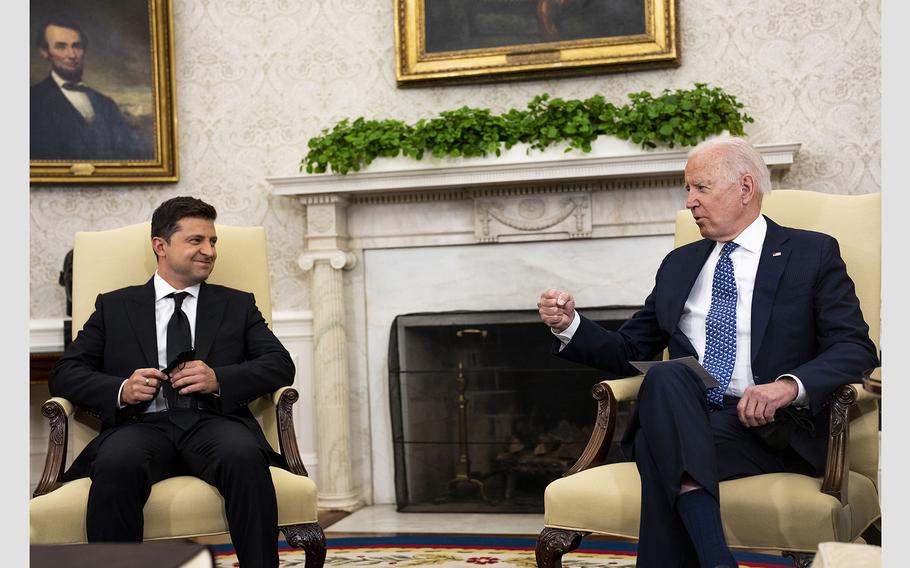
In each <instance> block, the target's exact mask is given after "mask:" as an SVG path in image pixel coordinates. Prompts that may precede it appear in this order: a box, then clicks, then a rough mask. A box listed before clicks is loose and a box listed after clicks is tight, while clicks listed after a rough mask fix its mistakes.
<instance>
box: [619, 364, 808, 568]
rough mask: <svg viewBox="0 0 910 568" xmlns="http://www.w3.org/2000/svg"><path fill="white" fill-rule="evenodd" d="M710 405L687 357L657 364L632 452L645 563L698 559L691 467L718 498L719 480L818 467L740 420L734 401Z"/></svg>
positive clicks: (644, 567)
mask: <svg viewBox="0 0 910 568" xmlns="http://www.w3.org/2000/svg"><path fill="white" fill-rule="evenodd" d="M738 400H739V399H736V398H732V397H724V408H723V409H718V410H709V408H708V404H707V400H706V398H705V387H704V385H703V383H702V381H701V379H700V378H698V376H697V375H695V373H694V372H692V371H691V370H689V369H688V368H687V367H685V366H684V365H681V364H665V365H658V366H656V367H653V368H652V369H651V370H650V371H649V372H648V373H647V375H645V379H644V381H643V382H642V385H641V390H640V391H639V394H638V421H639V427H638V430H637V431H636V432H635V437H634V446H633V457H634V459H635V462H636V465H637V466H638V471H639V474H640V475H641V525H640V528H639V541H638V561H637V564H636V566H639V567H640V568H648V567H652V566H654V567H657V566H660V567H661V568H664V567H667V566H686V567H688V566H698V557H697V555H696V553H695V549H694V547H693V546H692V542H691V540H690V539H689V535H688V532H687V531H686V528H685V526H684V525H683V523H682V519H681V518H680V516H679V515H678V514H677V512H676V508H675V505H676V497H677V496H678V495H679V489H680V485H681V481H682V478H683V474H685V473H687V474H689V475H690V476H691V477H692V478H693V479H694V480H695V481H696V482H697V483H698V484H699V485H701V486H702V487H704V488H705V489H706V490H707V491H708V492H709V493H710V494H711V495H712V496H714V498H715V499H717V500H718V502H720V489H719V483H720V481H723V480H726V479H735V478H737V477H746V476H750V475H757V474H761V473H774V472H782V471H788V472H795V473H805V474H809V475H811V474H812V468H811V466H810V465H809V464H808V462H806V461H805V460H803V459H802V458H801V457H799V455H797V454H796V453H795V452H794V451H793V450H792V449H791V448H786V449H785V450H783V451H781V452H776V451H774V450H771V449H769V448H767V447H766V446H764V445H763V444H762V443H761V441H760V440H759V438H758V437H757V436H756V435H755V434H753V433H752V432H751V431H750V430H749V429H748V428H746V427H745V426H743V425H742V424H741V423H740V422H739V418H738V416H737V413H736V403H737V402H738Z"/></svg>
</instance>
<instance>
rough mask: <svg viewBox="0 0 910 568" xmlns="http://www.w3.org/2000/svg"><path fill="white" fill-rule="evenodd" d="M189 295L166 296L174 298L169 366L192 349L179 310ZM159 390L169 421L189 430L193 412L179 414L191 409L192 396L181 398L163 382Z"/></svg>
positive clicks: (186, 324)
mask: <svg viewBox="0 0 910 568" xmlns="http://www.w3.org/2000/svg"><path fill="white" fill-rule="evenodd" d="M188 295H189V293H188V292H173V293H171V294H168V295H167V296H166V297H167V298H174V313H173V314H171V319H170V320H169V321H168V322H167V361H168V364H170V363H171V362H172V361H173V360H174V359H176V358H177V355H179V354H180V353H182V352H184V351H188V350H190V349H192V348H193V338H192V334H191V333H190V320H189V319H188V318H187V317H186V314H185V313H183V310H182V309H181V308H180V306H181V305H183V300H184V299H185V298H186V297H187V296H188ZM161 389H162V390H163V392H164V399H165V400H166V401H167V407H168V411H170V412H169V414H170V415H171V416H170V418H171V421H172V422H173V423H174V424H177V425H178V426H182V427H183V428H184V429H186V428H189V427H190V426H192V425H193V423H194V422H196V416H195V412H192V413H187V412H181V411H180V410H181V409H190V408H192V407H193V405H192V402H193V397H192V396H189V395H187V396H181V395H179V394H178V393H177V391H175V390H174V389H173V388H172V387H171V383H170V382H168V381H163V382H162V383H161ZM174 410H177V412H173V411H174Z"/></svg>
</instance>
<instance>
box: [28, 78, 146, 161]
mask: <svg viewBox="0 0 910 568" xmlns="http://www.w3.org/2000/svg"><path fill="white" fill-rule="evenodd" d="M86 95H88V98H89V100H90V101H91V103H92V107H93V108H94V109H95V119H94V120H93V121H92V122H91V123H88V122H86V121H85V118H83V117H82V115H81V114H80V113H79V111H77V110H76V108H75V107H74V106H73V105H72V104H71V103H70V102H69V100H68V99H67V98H66V96H65V95H64V94H63V93H62V92H61V91H60V87H58V86H57V84H56V83H55V82H54V80H53V79H52V78H51V77H50V76H48V77H47V78H46V79H45V80H43V81H41V82H40V83H36V84H35V85H32V87H31V93H30V97H29V120H30V132H31V136H30V157H31V159H32V160H125V159H142V160H151V159H153V158H154V153H153V152H152V149H151V146H150V145H149V144H143V143H142V142H141V141H140V140H139V138H138V137H137V136H136V134H135V133H134V132H133V129H132V128H130V126H129V125H128V124H127V123H126V119H124V118H123V114H122V113H121V112H120V108H119V107H118V106H117V103H115V102H114V101H113V100H112V99H111V98H110V97H106V96H104V95H102V94H101V93H99V92H98V91H96V90H94V89H91V88H89V89H88V90H87V91H86Z"/></svg>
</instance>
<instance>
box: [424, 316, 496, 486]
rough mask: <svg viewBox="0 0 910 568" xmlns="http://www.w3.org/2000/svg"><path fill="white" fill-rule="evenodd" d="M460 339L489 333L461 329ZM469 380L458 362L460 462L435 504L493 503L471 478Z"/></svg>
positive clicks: (462, 366)
mask: <svg viewBox="0 0 910 568" xmlns="http://www.w3.org/2000/svg"><path fill="white" fill-rule="evenodd" d="M455 335H457V336H458V337H466V336H474V337H479V338H480V339H483V338H485V337H486V336H487V331H486V330H483V329H472V328H469V329H460V330H458V331H457V332H455ZM466 385H467V380H466V379H465V376H464V363H463V362H462V361H459V362H458V376H457V377H455V388H456V392H457V393H458V399H457V400H456V404H457V406H458V461H457V462H456V464H455V477H453V478H452V479H450V480H449V484H448V491H447V493H446V494H445V495H442V496H440V497H437V498H436V499H434V502H435V503H444V502H446V501H451V500H456V499H457V500H472V499H477V498H480V500H482V501H484V502H486V503H491V504H492V502H491V501H490V500H489V499H487V496H486V493H485V492H484V487H483V482H482V481H480V480H479V479H474V478H472V477H471V458H470V457H469V455H468V399H467V398H466V397H465V395H464V393H465V390H466Z"/></svg>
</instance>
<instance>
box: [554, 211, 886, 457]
mask: <svg viewBox="0 0 910 568" xmlns="http://www.w3.org/2000/svg"><path fill="white" fill-rule="evenodd" d="M766 219H767V217H766ZM767 221H768V232H767V234H766V235H765V242H764V246H763V247H762V252H761V258H760V259H759V264H758V272H757V273H756V275H755V290H754V292H753V296H752V373H753V379H754V380H755V383H756V384H763V383H768V382H771V381H773V380H775V379H776V378H777V377H779V376H780V375H782V374H785V373H790V374H792V375H795V376H797V377H799V379H800V381H802V383H803V385H804V386H805V388H806V393H807V395H808V402H809V405H810V409H811V412H812V414H813V416H814V419H815V423H816V428H815V435H814V436H810V435H808V434H807V433H805V432H803V431H799V432H798V434H797V435H795V436H794V438H793V439H792V440H791V446H793V448H794V449H795V450H796V451H797V452H799V453H800V455H802V456H803V457H804V458H806V459H807V460H808V461H809V463H811V464H812V465H813V466H815V467H816V469H817V470H823V468H824V462H825V453H826V439H825V436H826V435H827V432H828V420H827V413H826V412H821V411H822V410H823V409H825V408H826V407H827V406H828V404H829V397H830V395H831V393H832V392H833V391H834V390H835V389H836V388H837V387H839V386H840V385H843V384H846V383H852V382H860V381H861V380H862V377H863V373H864V372H866V371H869V370H871V369H874V368H875V367H877V366H878V365H879V362H878V357H877V355H876V350H875V344H874V343H872V341H871V340H870V339H869V326H868V325H866V322H865V320H863V315H862V312H861V311H860V307H859V300H858V299H857V297H856V292H855V289H854V286H853V281H852V280H851V279H850V277H849V276H848V275H847V271H846V266H845V265H844V261H843V260H842V259H841V256H840V248H839V247H838V244H837V241H836V240H835V239H834V238H833V237H831V236H829V235H825V234H822V233H816V232H812V231H804V230H800V229H791V228H788V227H781V226H780V225H778V224H777V223H775V222H773V221H772V220H770V219H767ZM714 245H715V242H714V241H711V240H708V239H702V240H700V241H697V242H694V243H691V244H688V245H684V246H681V247H679V248H677V249H675V250H673V251H671V252H670V253H669V254H668V255H667V256H666V257H665V258H664V260H663V262H662V263H661V265H660V268H658V270H657V276H656V278H655V285H654V289H653V291H652V292H651V294H650V295H649V296H648V298H647V299H646V300H645V305H644V307H643V308H642V309H641V310H639V311H638V312H636V313H635V314H634V315H633V316H632V317H631V318H630V319H629V320H628V321H627V322H625V323H624V324H623V325H622V326H621V327H620V328H619V330H617V331H616V332H610V331H607V330H605V329H603V328H602V327H600V326H599V325H597V324H596V323H594V322H592V321H590V320H588V319H586V318H584V317H582V320H581V325H580V326H579V328H578V330H577V332H576V333H575V335H574V336H573V338H572V341H570V342H569V344H568V345H566V347H565V348H564V349H563V350H562V351H561V352H560V353H559V355H560V356H561V357H565V358H567V359H569V360H572V361H576V362H579V363H583V364H586V365H589V366H591V367H595V368H598V369H601V370H604V371H607V372H610V373H614V374H619V375H623V376H631V375H636V374H638V371H637V370H636V369H635V367H633V366H632V365H630V364H629V361H641V360H648V359H652V358H654V357H655V356H656V355H657V354H659V353H660V352H661V351H662V350H663V349H664V348H668V350H669V354H670V358H671V359H675V358H677V357H686V356H689V355H692V356H695V357H697V354H696V352H695V348H694V347H692V344H691V343H690V342H689V340H688V339H687V338H686V336H685V335H684V334H683V333H682V331H680V329H679V319H680V316H681V315H682V311H683V307H684V306H685V303H686V299H687V298H688V297H689V292H690V291H691V289H692V286H693V285H694V284H695V280H696V278H698V274H699V272H700V271H701V269H702V267H703V266H704V264H705V261H706V260H707V258H708V255H709V254H710V253H711V250H712V249H713V248H714ZM778 252H779V253H780V254H779V255H777V256H774V255H775V253H778ZM637 427H638V420H637V415H636V416H633V419H632V421H631V423H630V426H629V429H628V430H627V431H626V435H625V436H624V445H626V446H627V447H628V444H629V442H630V441H631V439H632V436H633V435H634V431H635V429H637Z"/></svg>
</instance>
